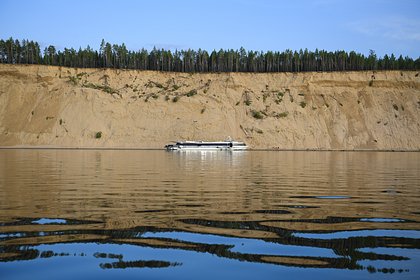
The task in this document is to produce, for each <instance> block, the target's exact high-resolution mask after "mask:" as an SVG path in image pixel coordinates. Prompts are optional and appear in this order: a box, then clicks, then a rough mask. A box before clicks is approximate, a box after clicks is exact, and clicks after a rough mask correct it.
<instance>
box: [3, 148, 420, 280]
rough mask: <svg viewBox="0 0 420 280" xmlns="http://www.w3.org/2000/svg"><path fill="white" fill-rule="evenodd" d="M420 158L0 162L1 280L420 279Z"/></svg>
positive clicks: (209, 155)
mask: <svg viewBox="0 0 420 280" xmlns="http://www.w3.org/2000/svg"><path fill="white" fill-rule="evenodd" d="M419 185H420V153H386V152H266V151H265V152H237V153H230V152H203V153H200V152H188V153H177V152H175V153H170V152H165V151H109V150H104V151H92V150H84V151H83V150H0V278H1V279H92V278H95V279H215V278H216V279H280V278H281V279H287V278H295V279H299V278H303V277H307V278H310V279H326V278H330V279H337V278H340V279H344V278H353V279H355V278H363V279H368V278H375V279H376V278H394V279H420V223H419V222H420V187H419Z"/></svg>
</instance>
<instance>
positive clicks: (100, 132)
mask: <svg viewBox="0 0 420 280" xmlns="http://www.w3.org/2000/svg"><path fill="white" fill-rule="evenodd" d="M101 137H102V131H98V132H96V134H95V138H96V139H100V138H101Z"/></svg>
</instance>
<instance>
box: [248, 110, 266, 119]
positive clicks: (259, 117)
mask: <svg viewBox="0 0 420 280" xmlns="http://www.w3.org/2000/svg"><path fill="white" fill-rule="evenodd" d="M251 114H252V116H253V117H254V118H256V119H257V120H262V119H263V118H264V115H263V114H262V113H261V112H260V111H256V110H252V111H251Z"/></svg>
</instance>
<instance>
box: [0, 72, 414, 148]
mask: <svg viewBox="0 0 420 280" xmlns="http://www.w3.org/2000/svg"><path fill="white" fill-rule="evenodd" d="M174 101H176V102H174ZM97 132H101V133H102V135H101V138H99V139H97V138H96V134H97ZM227 136H231V137H232V138H234V139H238V140H243V141H245V142H246V143H247V144H248V145H249V146H250V147H252V148H280V149H348V150H353V149H399V150H419V149H420V77H419V75H418V73H417V72H400V71H380V72H372V71H369V72H345V73H339V72H334V73H298V74H293V73H275V74H251V73H221V74H188V73H161V72H152V71H136V70H111V69H74V68H64V67H52V66H39V65H5V64H0V146H21V145H23V146H56V147H57V146H58V147H127V148H162V147H163V145H164V144H165V143H167V142H169V141H171V140H181V139H190V140H195V139H200V140H220V139H224V138H226V137H227Z"/></svg>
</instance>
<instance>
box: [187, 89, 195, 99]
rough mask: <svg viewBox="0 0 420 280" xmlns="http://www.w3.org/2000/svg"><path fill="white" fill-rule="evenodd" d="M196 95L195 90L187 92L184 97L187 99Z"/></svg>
mask: <svg viewBox="0 0 420 280" xmlns="http://www.w3.org/2000/svg"><path fill="white" fill-rule="evenodd" d="M196 94H197V90H196V89H192V90H190V91H189V92H187V93H186V94H185V95H186V96H188V97H191V96H194V95H196Z"/></svg>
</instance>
